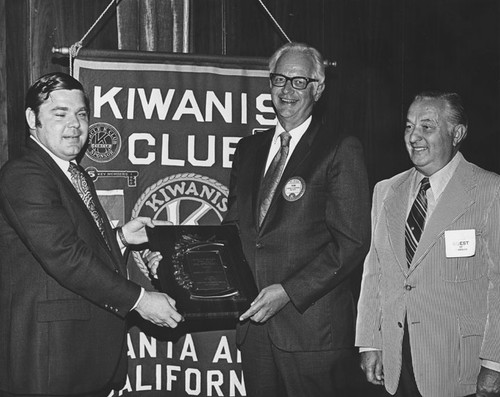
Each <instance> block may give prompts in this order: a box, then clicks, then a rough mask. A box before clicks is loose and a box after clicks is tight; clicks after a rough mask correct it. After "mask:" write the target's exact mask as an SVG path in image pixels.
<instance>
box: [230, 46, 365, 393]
mask: <svg viewBox="0 0 500 397" xmlns="http://www.w3.org/2000/svg"><path fill="white" fill-rule="evenodd" d="M269 69H270V72H271V75H270V85H271V95H272V101H273V105H274V108H275V110H276V115H277V126H276V127H275V128H272V129H270V130H267V131H264V132H262V133H257V134H256V135H253V136H249V137H245V138H243V139H242V140H241V141H240V142H239V143H238V146H237V149H236V152H235V155H234V161H233V168H232V172H231V181H230V193H229V210H228V214H227V216H226V218H225V222H226V223H229V222H235V223H237V224H238V225H239V230H240V235H241V240H242V244H243V248H244V252H245V256H246V259H247V261H248V262H249V264H250V266H251V269H252V271H253V274H254V276H255V280H256V283H257V286H258V289H259V291H260V292H259V295H258V296H257V298H256V299H255V301H254V302H253V304H252V306H251V307H250V309H249V310H248V311H247V312H245V313H243V315H242V316H241V318H240V320H241V323H240V324H239V325H238V327H237V343H238V345H239V347H240V349H241V352H242V365H243V371H244V375H245V385H246V388H247V392H248V395H249V396H252V397H266V396H269V397H271V396H281V395H287V396H290V397H292V396H297V397H298V396H300V397H305V396H314V397H319V396H329V397H332V396H348V395H349V393H348V391H347V390H346V386H345V384H344V385H343V382H345V383H347V381H348V379H347V378H346V377H345V376H343V375H345V372H343V368H345V367H346V361H345V360H346V359H349V357H350V355H351V354H352V351H353V342H354V340H353V339H354V303H353V296H352V293H351V289H350V280H349V276H350V275H351V272H352V271H353V269H354V268H355V267H356V266H357V265H358V264H360V261H362V259H363V258H364V255H365V254H366V251H367V249H368V241H369V224H370V219H369V205H370V204H369V192H368V182H367V175H366V170H365V166H364V161H363V154H362V148H361V144H360V142H359V141H358V139H356V138H354V137H352V136H339V135H337V134H335V132H334V131H332V130H331V128H328V127H327V125H325V124H323V123H322V121H321V119H320V118H318V117H316V116H315V115H312V113H313V108H314V105H315V104H316V102H317V101H318V100H319V99H320V97H321V94H322V92H323V90H324V88H325V72H324V64H323V59H322V57H321V55H320V54H319V53H318V51H317V50H315V49H314V48H312V47H309V46H307V45H304V44H298V43H289V44H286V45H284V46H283V47H281V48H280V49H279V50H278V51H277V52H276V53H275V54H274V55H273V56H272V57H271V59H270V62H269Z"/></svg>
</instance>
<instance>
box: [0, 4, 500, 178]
mask: <svg viewBox="0 0 500 397" xmlns="http://www.w3.org/2000/svg"><path fill="white" fill-rule="evenodd" d="M184 1H189V8H190V24H189V25H190V27H189V29H190V30H189V32H190V35H189V47H190V52H192V53H198V54H211V55H213V54H227V55H244V56H259V57H262V56H264V57H267V56H269V55H271V54H272V52H273V51H274V50H275V49H276V48H277V47H279V46H280V45H281V44H283V43H285V42H286V40H285V39H284V37H283V36H282V35H281V34H280V33H279V31H278V29H277V28H276V27H275V26H274V25H273V23H272V22H271V19H270V17H269V16H268V15H267V14H266V12H265V11H264V9H263V8H262V7H261V5H260V4H259V2H258V1H257V0H252V1H249V0H168V1H167V0H165V1H163V2H162V1H160V3H161V4H159V3H158V0H121V3H120V5H119V8H122V10H123V12H122V13H121V15H120V18H122V20H123V21H125V22H124V25H122V28H123V26H124V27H125V30H126V29H127V24H128V22H126V21H127V18H129V19H131V20H132V19H135V20H138V19H139V20H140V19H143V20H145V21H146V22H147V21H149V22H147V23H152V24H153V25H152V26H156V30H157V31H159V32H160V31H161V32H162V33H161V34H160V35H159V36H158V37H156V40H157V43H156V44H157V45H156V47H155V46H153V47H151V48H152V49H153V50H164V51H165V50H166V51H170V45H172V48H171V51H175V50H178V48H174V46H173V44H172V43H173V41H172V38H173V36H174V28H173V27H171V28H169V26H173V25H172V18H173V14H172V15H165V13H168V12H169V11H168V10H169V8H170V10H171V9H172V7H174V6H175V7H180V6H182V4H183V3H184ZM263 1H264V3H265V4H266V6H267V7H268V8H269V10H270V12H271V13H272V14H273V15H274V17H275V18H276V20H277V21H278V22H279V23H280V25H281V26H282V28H283V29H284V30H285V32H286V34H287V35H288V36H289V37H290V38H291V39H292V40H295V41H303V42H307V43H309V44H311V45H313V46H315V47H316V48H318V49H319V50H320V51H321V52H322V53H323V55H324V56H325V57H326V58H327V59H329V60H330V61H336V62H337V67H330V68H329V70H328V74H327V85H328V90H327V92H326V95H325V100H324V106H325V108H326V109H327V110H328V112H327V113H328V115H329V117H330V118H331V119H332V120H333V122H334V125H335V128H336V129H339V130H342V131H345V132H349V133H352V134H355V135H357V136H359V137H360V138H361V139H362V141H363V143H364V145H365V152H366V158H367V163H368V167H369V171H370V181H371V183H372V184H374V183H375V182H376V181H378V180H380V179H383V178H386V177H389V176H391V175H394V174H395V173H397V172H399V171H401V170H403V169H405V168H407V167H408V166H409V162H408V160H407V155H406V152H405V150H404V146H403V137H402V133H403V124H404V120H405V115H406V107H407V106H408V103H409V101H410V100H411V98H412V96H413V95H414V94H416V93H417V92H419V91H421V90H424V89H444V90H451V91H458V92H459V93H461V94H462V96H463V97H464V99H465V103H466V107H467V110H468V113H469V116H470V131H469V136H468V138H467V141H466V142H465V145H464V146H463V151H464V152H465V154H466V157H468V158H469V159H470V160H472V161H474V162H476V163H478V164H479V165H481V166H483V167H484V168H487V169H490V170H493V171H496V172H500V156H498V155H497V152H498V150H499V146H500V138H499V136H500V123H499V121H500V120H499V117H500V116H499V114H500V112H499V103H500V57H499V53H500V34H499V33H500V32H499V29H500V24H498V20H500V2H499V1H498V0H474V1H471V0H384V1H373V0H263ZM108 3H109V1H108V0H0V35H1V37H0V72H1V76H0V165H1V164H2V163H3V162H5V161H6V159H7V155H8V156H15V155H17V153H18V152H19V149H20V147H21V146H22V144H23V141H24V137H25V135H24V115H23V108H24V106H23V100H24V92H25V89H26V88H27V86H28V85H29V84H30V83H31V82H32V81H33V79H35V78H37V77H38V76H40V75H41V74H43V73H46V72H49V71H53V70H67V59H66V58H61V57H59V56H54V55H53V54H52V53H51V52H50V49H51V47H52V46H53V45H56V46H68V45H70V44H72V43H74V42H75V41H77V40H79V39H80V38H81V37H82V36H83V34H84V33H85V32H86V31H87V29H88V28H89V27H90V26H91V25H92V23H93V22H94V21H95V19H96V18H97V17H98V16H99V15H100V13H101V12H102V11H103V10H104V8H105V7H106V6H107V5H108ZM153 5H154V7H156V8H155V10H156V11H155V12H151V11H152V10H149V14H148V15H149V16H148V17H147V18H146V16H145V15H143V14H144V13H146V12H147V10H145V9H144V7H146V8H147V7H148V6H149V7H153ZM159 6H160V8H161V9H158V7H159ZM127 9H128V10H129V11H126V10H127ZM1 11H4V12H1ZM120 12H121V11H120ZM133 13H135V14H133ZM138 14H139V15H138ZM155 15H156V18H154V16H155ZM143 17H144V18H143ZM151 18H153V20H151ZM116 25H117V23H116V14H114V13H112V15H111V16H110V19H109V20H108V22H107V23H106V24H103V25H102V26H101V32H100V33H98V34H96V35H94V37H93V39H92V40H91V41H90V43H89V45H88V47H90V48H100V49H106V48H110V49H117V48H118V33H117V26H116ZM139 28H140V25H137V22H134V23H130V29H132V30H133V29H139ZM164 32H166V33H164ZM169 32H170V35H171V37H168V34H169ZM135 33H136V32H135V31H134V34H135ZM136 36H137V35H136ZM137 37H139V36H137ZM145 39H147V37H146V38H145ZM132 44H133V43H132ZM139 44H140V43H139ZM123 48H132V47H127V46H124V47H123ZM140 48H143V47H140ZM146 48H147V47H144V48H143V49H146Z"/></svg>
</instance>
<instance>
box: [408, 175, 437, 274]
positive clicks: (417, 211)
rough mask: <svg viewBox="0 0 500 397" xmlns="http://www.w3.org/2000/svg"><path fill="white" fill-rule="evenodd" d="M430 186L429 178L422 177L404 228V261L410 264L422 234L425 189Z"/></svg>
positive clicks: (425, 204)
mask: <svg viewBox="0 0 500 397" xmlns="http://www.w3.org/2000/svg"><path fill="white" fill-rule="evenodd" d="M430 187H431V184H430V182H429V178H423V179H422V182H420V189H419V191H418V194H417V198H416V199H415V201H414V202H413V205H412V206H411V209H410V213H409V215H408V219H407V220H406V228H405V245H406V262H407V264H408V266H410V264H411V261H412V260H413V255H415V251H416V250H417V245H418V242H419V240H420V236H422V230H424V226H425V217H426V215H427V194H426V192H427V189H429V188H430Z"/></svg>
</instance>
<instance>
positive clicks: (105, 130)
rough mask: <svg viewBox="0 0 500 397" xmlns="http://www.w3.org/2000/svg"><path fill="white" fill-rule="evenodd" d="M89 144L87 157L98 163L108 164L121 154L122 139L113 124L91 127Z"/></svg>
mask: <svg viewBox="0 0 500 397" xmlns="http://www.w3.org/2000/svg"><path fill="white" fill-rule="evenodd" d="M88 143H89V144H88V147H87V151H86V152H85V154H86V156H87V157H88V158H89V159H91V160H94V161H97V162H98V163H107V162H108V161H111V160H113V159H114V158H115V157H116V156H117V154H118V153H119V152H120V148H121V146H122V139H121V137H120V134H119V133H118V130H117V129H116V128H115V127H113V126H112V125H111V124H108V123H95V124H92V125H91V126H90V127H89V139H88Z"/></svg>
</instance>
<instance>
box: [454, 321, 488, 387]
mask: <svg viewBox="0 0 500 397" xmlns="http://www.w3.org/2000/svg"><path fill="white" fill-rule="evenodd" d="M459 332H460V338H459V351H458V358H459V381H460V383H461V384H466V385H470V384H476V382H477V375H478V374H479V369H480V366H481V362H480V359H479V352H480V350H481V344H482V342H483V335H484V322H483V321H480V320H479V319H474V318H459Z"/></svg>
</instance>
